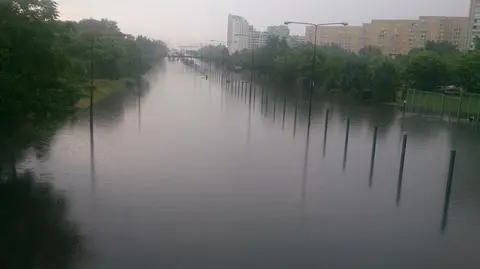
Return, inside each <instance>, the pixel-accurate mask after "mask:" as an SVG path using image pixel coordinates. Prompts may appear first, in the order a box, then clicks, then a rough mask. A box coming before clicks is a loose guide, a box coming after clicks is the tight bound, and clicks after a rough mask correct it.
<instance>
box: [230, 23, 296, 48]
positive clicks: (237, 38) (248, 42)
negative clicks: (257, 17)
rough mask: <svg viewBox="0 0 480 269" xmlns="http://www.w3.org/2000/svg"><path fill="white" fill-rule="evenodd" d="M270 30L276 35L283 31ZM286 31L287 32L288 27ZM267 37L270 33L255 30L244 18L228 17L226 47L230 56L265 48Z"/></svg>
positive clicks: (280, 29)
mask: <svg viewBox="0 0 480 269" xmlns="http://www.w3.org/2000/svg"><path fill="white" fill-rule="evenodd" d="M274 27H279V26H274ZM271 30H275V31H277V33H282V31H285V29H282V28H271ZM286 30H287V31H288V32H289V30H288V27H287V29H286ZM269 36H271V33H269V32H262V31H257V30H255V28H254V27H253V25H250V24H249V23H248V21H247V20H246V19H245V18H243V17H240V16H237V15H231V14H229V15H228V32H227V47H228V52H229V53H230V54H232V53H235V52H237V51H242V50H245V49H252V48H260V47H262V46H265V45H266V44H267V42H268V38H269Z"/></svg>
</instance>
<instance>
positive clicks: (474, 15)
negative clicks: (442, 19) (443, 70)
mask: <svg viewBox="0 0 480 269" xmlns="http://www.w3.org/2000/svg"><path fill="white" fill-rule="evenodd" d="M476 37H480V0H470V16H469V26H468V35H467V40H468V41H467V47H468V48H469V49H474V48H475V42H474V41H475V38H476Z"/></svg>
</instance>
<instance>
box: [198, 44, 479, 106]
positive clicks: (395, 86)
mask: <svg viewBox="0 0 480 269" xmlns="http://www.w3.org/2000/svg"><path fill="white" fill-rule="evenodd" d="M477 43H478V42H477ZM476 48H480V45H479V46H476ZM225 51H226V48H225V47H221V46H215V47H214V46H209V47H205V48H202V49H200V51H199V52H198V53H200V54H202V55H204V56H205V57H207V58H212V59H216V61H217V62H218V61H219V60H218V59H225V61H224V63H225V64H226V65H227V66H228V67H229V68H232V69H233V68H234V67H237V68H238V67H242V68H243V69H247V70H250V69H252V68H253V70H254V71H255V74H256V77H257V78H266V79H268V80H271V81H272V80H273V81H276V82H278V83H279V84H281V85H284V86H285V87H286V88H289V89H296V88H298V87H294V86H295V85H299V84H300V85H303V86H305V87H308V86H309V85H310V81H311V78H313V79H314V81H315V91H316V92H320V91H323V92H328V93H341V94H348V95H351V96H354V97H357V98H362V99H371V100H374V101H378V102H393V101H395V98H396V96H397V93H398V92H399V91H401V90H407V89H417V90H423V91H437V90H439V88H441V87H445V86H449V85H455V86H456V87H458V88H459V89H462V90H463V91H465V92H472V93H480V64H479V63H480V51H479V50H472V51H469V52H460V51H458V50H457V48H456V46H454V45H452V44H450V43H448V42H436V41H428V42H427V43H426V46H425V48H422V49H413V50H411V51H410V53H409V54H408V55H382V52H381V49H380V48H378V47H374V46H367V47H365V48H362V49H361V50H360V51H359V52H358V53H353V52H350V51H346V50H344V49H342V48H340V47H339V46H336V45H329V46H317V47H316V57H315V66H316V68H315V72H314V73H313V74H312V63H313V46H312V44H303V45H300V46H294V47H290V46H288V45H287V43H286V41H285V40H282V39H279V38H277V37H271V38H270V39H269V41H268V42H267V45H266V46H264V47H261V48H258V49H255V50H254V55H253V56H254V57H253V58H254V62H253V65H252V60H251V59H252V51H251V50H243V51H241V52H236V53H234V54H232V55H228V56H225V53H226V52H225Z"/></svg>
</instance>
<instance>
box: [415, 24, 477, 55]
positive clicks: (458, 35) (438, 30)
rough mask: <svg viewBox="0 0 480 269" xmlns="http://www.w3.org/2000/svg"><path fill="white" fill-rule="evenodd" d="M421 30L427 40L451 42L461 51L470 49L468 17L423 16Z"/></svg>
mask: <svg viewBox="0 0 480 269" xmlns="http://www.w3.org/2000/svg"><path fill="white" fill-rule="evenodd" d="M418 25H419V29H420V30H421V31H422V32H421V34H423V35H424V36H425V39H426V40H431V41H437V42H441V41H445V42H449V43H451V44H453V45H455V46H457V49H459V50H461V51H465V50H467V49H468V47H469V46H468V32H469V18H468V17H441V16H421V17H420V19H419V24H418Z"/></svg>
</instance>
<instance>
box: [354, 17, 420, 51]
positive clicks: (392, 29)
mask: <svg viewBox="0 0 480 269" xmlns="http://www.w3.org/2000/svg"><path fill="white" fill-rule="evenodd" d="M417 24H418V20H372V21H371V22H370V23H366V24H364V25H363V36H362V41H361V43H362V46H376V47H378V48H380V49H381V50H382V53H383V54H385V55H389V54H391V55H396V54H407V53H408V52H409V51H410V50H411V49H412V48H414V47H418V46H419V45H418V42H421V41H418V42H417V41H413V40H412V39H413V37H414V36H415V35H416V34H415V33H416V31H417V30H416V29H415V27H416V25H417Z"/></svg>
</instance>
